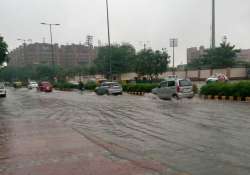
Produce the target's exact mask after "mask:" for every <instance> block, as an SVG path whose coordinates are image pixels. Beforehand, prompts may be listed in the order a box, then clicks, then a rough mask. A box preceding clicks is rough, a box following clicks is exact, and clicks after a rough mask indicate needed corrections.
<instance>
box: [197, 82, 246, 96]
mask: <svg viewBox="0 0 250 175" xmlns="http://www.w3.org/2000/svg"><path fill="white" fill-rule="evenodd" d="M200 93H201V94H202V95H214V96H215V95H218V96H237V97H249V96H250V81H241V82H239V83H212V84H208V85H205V86H203V87H202V88H201V92H200Z"/></svg>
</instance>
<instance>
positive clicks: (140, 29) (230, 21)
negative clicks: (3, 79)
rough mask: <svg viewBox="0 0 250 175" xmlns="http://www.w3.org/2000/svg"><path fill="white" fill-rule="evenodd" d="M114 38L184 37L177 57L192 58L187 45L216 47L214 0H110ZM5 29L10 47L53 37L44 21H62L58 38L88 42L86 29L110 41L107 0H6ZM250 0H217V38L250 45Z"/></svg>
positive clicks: (163, 43) (158, 41)
mask: <svg viewBox="0 0 250 175" xmlns="http://www.w3.org/2000/svg"><path fill="white" fill-rule="evenodd" d="M109 5H110V30H111V42H112V43H121V42H128V43H131V44H133V45H134V46H135V47H136V48H137V49H142V48H143V42H146V43H148V42H147V41H150V42H149V43H148V45H149V46H150V47H152V48H153V49H162V48H167V50H168V52H169V54H170V55H171V56H172V51H171V48H170V47H169V39H170V38H178V40H179V47H178V48H176V63H177V64H180V63H181V62H182V63H186V49H187V48H189V47H199V46H200V45H204V46H205V47H210V40H211V22H212V21H211V20H212V17H211V13H212V11H211V5H212V4H211V0H185V1H183V0H109ZM0 16H1V20H0V34H1V35H2V36H3V37H4V38H5V40H6V41H7V43H8V45H9V50H12V49H14V48H16V47H17V46H18V45H20V44H21V42H20V41H17V39H18V38H23V39H32V41H33V42H43V40H44V39H43V38H46V42H49V29H48V28H47V27H46V26H42V25H41V24H40V23H41V22H47V23H60V24H61V26H58V27H54V28H53V34H54V43H59V44H67V43H69V44H71V43H75V44H78V43H79V42H81V43H84V42H85V37H86V35H88V34H90V35H93V36H94V43H95V45H98V40H101V41H102V43H103V44H106V43H107V40H108V39H107V27H106V8H105V0H22V1H20V0H1V6H0ZM249 18H250V1H247V0H237V1H235V0H216V44H217V45H219V43H220V42H221V41H222V38H223V36H224V35H226V36H227V38H228V41H229V42H231V43H232V44H235V45H236V47H237V48H242V49H248V48H250V39H249V33H250V32H249V31H250V23H249Z"/></svg>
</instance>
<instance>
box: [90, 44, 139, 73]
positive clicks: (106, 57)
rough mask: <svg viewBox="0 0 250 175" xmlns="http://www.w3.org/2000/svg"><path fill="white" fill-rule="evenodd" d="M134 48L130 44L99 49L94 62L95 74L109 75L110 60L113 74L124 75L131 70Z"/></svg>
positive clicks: (134, 53)
mask: <svg viewBox="0 0 250 175" xmlns="http://www.w3.org/2000/svg"><path fill="white" fill-rule="evenodd" d="M135 55H136V51H135V48H134V47H133V46H132V45H130V44H122V45H112V46H111V48H109V47H108V46H104V47H100V48H99V49H98V53H97V58H96V60H95V61H94V64H95V66H94V68H95V72H98V73H102V74H105V75H108V74H109V67H110V60H111V67H112V73H113V74H121V73H126V72H129V71H132V70H133V61H134V59H135Z"/></svg>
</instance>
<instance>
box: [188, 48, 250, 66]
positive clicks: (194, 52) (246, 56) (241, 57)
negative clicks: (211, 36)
mask: <svg viewBox="0 0 250 175" xmlns="http://www.w3.org/2000/svg"><path fill="white" fill-rule="evenodd" d="M205 51H206V49H205V47H204V46H200V48H197V47H191V48H188V49H187V63H188V64H189V63H191V62H192V60H194V59H198V58H201V56H202V55H204V54H205ZM236 59H237V61H243V62H249V63H250V49H242V50H241V51H240V53H238V54H237V58H236Z"/></svg>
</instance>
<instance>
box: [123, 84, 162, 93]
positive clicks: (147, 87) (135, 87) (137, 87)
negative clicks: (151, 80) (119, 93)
mask: <svg viewBox="0 0 250 175" xmlns="http://www.w3.org/2000/svg"><path fill="white" fill-rule="evenodd" d="M158 86H159V85H158V84H126V85H123V86H122V87H123V91H125V92H146V93H149V92H151V91H152V89H154V88H156V87H158Z"/></svg>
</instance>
